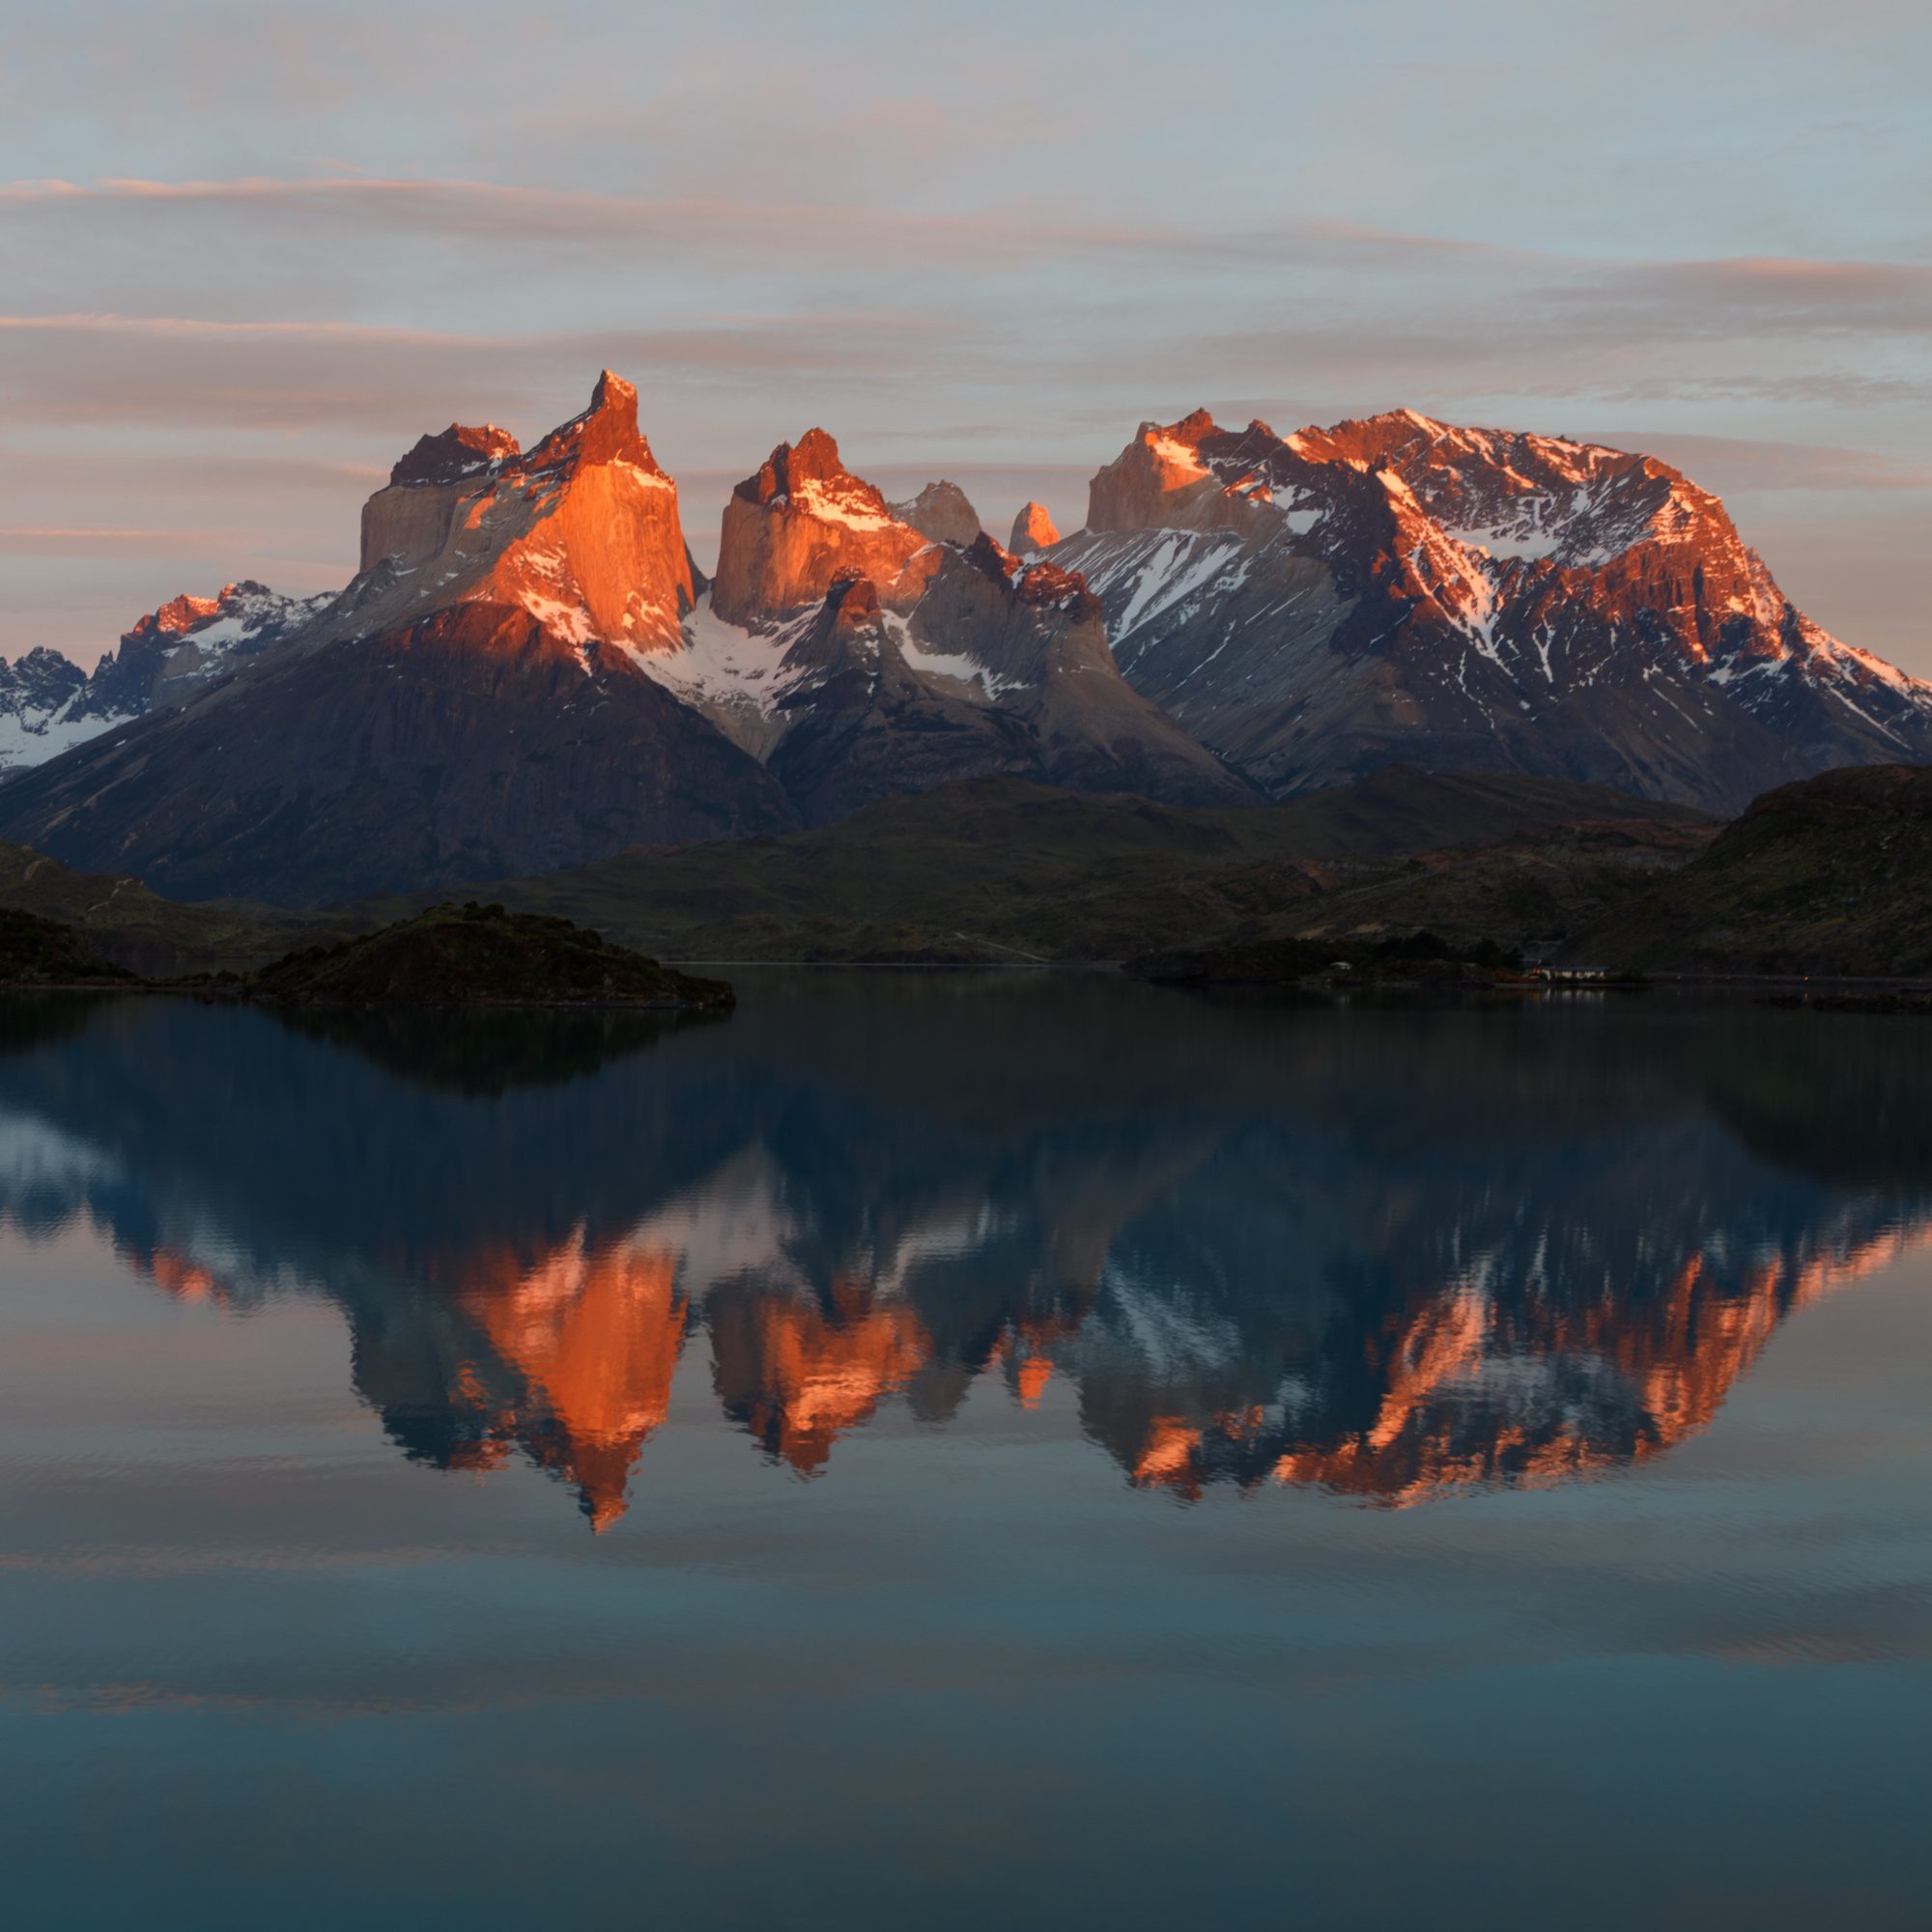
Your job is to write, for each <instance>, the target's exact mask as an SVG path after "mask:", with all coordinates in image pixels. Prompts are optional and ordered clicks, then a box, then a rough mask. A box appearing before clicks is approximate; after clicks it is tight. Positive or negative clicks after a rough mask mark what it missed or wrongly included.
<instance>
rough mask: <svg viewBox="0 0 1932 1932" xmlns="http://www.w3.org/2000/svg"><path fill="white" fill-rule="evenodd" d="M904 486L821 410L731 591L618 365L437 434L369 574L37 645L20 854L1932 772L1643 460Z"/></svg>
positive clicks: (454, 875) (763, 502)
mask: <svg viewBox="0 0 1932 1932" xmlns="http://www.w3.org/2000/svg"><path fill="white" fill-rule="evenodd" d="M1012 534H1013V540H1014V546H1015V547H1014V548H1013V549H1010V550H1009V549H1008V548H1006V547H1004V546H1002V545H1000V544H999V543H998V542H997V541H995V540H994V539H993V538H992V537H990V536H988V535H987V534H986V533H985V532H984V530H983V528H982V527H981V526H980V518H979V516H978V513H977V512H976V511H975V510H974V509H973V507H972V504H971V502H970V500H969V499H968V498H967V497H966V496H965V493H964V492H963V491H961V490H959V489H958V487H957V486H956V485H955V484H952V483H946V482H933V483H930V484H928V485H927V486H926V487H925V488H924V489H923V490H922V491H921V492H919V493H918V494H917V495H916V496H914V497H911V498H908V499H905V500H903V501H900V502H896V503H895V502H892V501H889V500H888V499H887V497H886V496H885V494H884V493H883V492H882V491H880V490H878V489H877V488H876V487H875V486H874V485H872V484H870V483H869V482H867V481H866V480H865V479H864V478H862V477H859V476H857V475H855V474H854V473H853V472H852V471H851V470H850V469H848V468H847V467H846V466H845V464H844V461H843V459H842V457H841V456H840V453H839V450H838V443H837V441H836V440H834V439H833V438H832V437H831V436H830V435H829V434H828V433H827V432H826V431H824V430H823V429H821V428H814V429H811V430H810V431H808V432H807V433H806V434H805V435H804V436H802V437H801V438H800V439H799V440H798V441H797V442H796V443H780V444H779V445H777V446H776V447H775V448H774V449H773V450H772V452H771V454H770V455H769V456H768V457H767V458H766V459H765V461H764V462H763V463H762V464H761V465H760V466H759V467H758V468H757V469H754V470H753V472H752V473H751V474H749V475H747V476H746V477H745V478H744V480H743V481H741V482H740V483H739V484H738V485H737V487H736V488H735V489H734V491H733V492H732V494H731V496H730V497H729V498H728V500H727V502H726V504H725V510H724V512H723V518H722V527H721V542H720V552H719V562H718V568H717V571H716V573H715V576H714V577H713V578H712V579H709V580H707V579H706V577H705V576H704V574H703V573H702V572H700V571H699V570H698V569H697V567H696V563H695V561H694V559H693V556H692V554H691V550H690V546H689V545H688V543H687V542H686V540H685V535H684V530H683V526H682V523H681V520H680V515H679V504H678V494H677V487H676V483H675V480H674V479H673V478H671V477H670V476H669V475H668V473H667V472H666V471H665V470H664V469H663V468H662V466H661V465H659V463H658V462H657V459H656V457H655V455H654V454H653V452H652V450H651V448H650V445H649V443H648V441H647V440H646V439H645V438H644V436H643V434H642V431H641V429H640V428H639V419H638V397H637V391H636V390H635V388H633V387H632V385H631V384H628V383H626V382H624V381H623V380H622V379H621V378H619V377H618V376H616V375H615V374H614V373H613V372H611V371H610V370H605V371H604V372H603V373H602V374H601V375H600V376H599V378H598V380H597V383H596V385H595V388H594V390H593V393H592V395H591V398H590V402H589V405H588V407H587V408H585V409H584V410H582V412H579V413H578V414H577V415H575V416H573V417H571V418H570V419H569V420H567V421H566V422H564V423H562V424H560V425H559V426H558V427H557V428H555V429H554V430H553V431H551V432H550V433H549V434H548V435H547V436H545V437H543V438H540V439H539V440H537V441H536V442H535V443H534V444H533V445H532V446H531V447H530V448H529V449H527V450H526V449H524V448H523V447H522V445H521V444H520V443H519V441H518V440H517V439H516V438H515V437H514V436H512V435H511V434H510V433H509V432H507V431H505V430H502V429H500V428H498V427H497V426H496V425H494V424H489V423H485V424H480V425H463V424H459V423H452V424H450V425H449V427H448V428H446V429H444V430H442V431H440V432H436V433H432V434H426V435H424V436H422V437H421V438H419V439H418V440H417V441H416V442H415V443H414V444H413V445H412V447H411V448H410V449H409V450H407V451H406V452H405V453H404V454H403V456H402V457H400V458H399V459H398V460H397V461H396V463H395V464H394V465H393V466H392V468H391V469H390V472H389V479H388V481H387V482H386V483H385V484H384V486H383V487H382V488H380V489H378V490H377V491H376V492H374V493H373V494H372V495H371V497H369V499H368V501H367V503H366V504H365V506H364V509H363V515H362V525H361V532H360V537H361V542H360V566H361V567H360V568H359V569H358V570H357V572H356V574H355V577H354V578H353V579H352V581H351V582H350V583H349V584H348V585H347V586H346V587H345V588H344V589H343V591H341V592H340V593H339V594H337V595H336V596H334V597H332V598H317V599H304V600H295V599H286V598H280V597H278V596H276V594H275V593H273V592H271V591H270V590H268V589H267V588H266V587H265V586H263V585H261V584H258V583H254V582H239V583H234V584H230V585H228V586H225V587H224V589H223V591H222V592H221V594H220V596H219V597H218V598H214V599H205V598H194V597H186V596H185V597H181V598H178V599H176V600H174V601H173V602H172V603H170V604H168V605H165V606H163V607H161V608H160V609H159V610H158V611H155V612H153V613H151V614H150V615H149V616H148V617H146V618H144V619H142V620H141V621H140V622H139V623H138V624H136V625H135V626H134V627H133V628H132V629H130V631H129V632H128V634H127V636H126V637H125V638H124V639H123V640H122V643H121V646H120V647H119V649H118V650H117V651H116V653H115V654H114V656H113V657H112V658H111V659H109V660H107V661H104V662H103V664H102V665H101V666H100V667H99V668H98V669H97V671H96V672H95V673H94V674H93V675H92V676H91V677H83V676H82V674H81V673H80V672H79V671H78V670H77V668H64V661H62V660H59V659H57V658H55V657H53V656H52V655H51V654H48V653H35V654H31V655H30V657H29V658H28V659H26V660H23V661H22V664H21V665H20V666H17V667H4V668H0V764H4V761H5V760H6V759H7V758H8V757H10V756H11V757H13V758H14V760H15V761H16V763H17V762H19V761H20V760H23V759H28V758H37V757H40V756H42V754H43V753H47V752H54V753H57V755H54V756H52V757H48V758H46V759H45V761H44V762H43V763H40V764H38V765H37V766H33V767H30V768H29V769H26V770H24V771H20V770H16V771H14V774H13V775H12V776H11V778H9V779H8V780H7V781H6V782H5V783H4V785H0V835H3V836H6V837H9V838H15V839H18V840H20V841H21V842H24V843H28V844H31V845H33V846H35V847H36V848H38V849H43V850H45V851H47V852H48V853H50V854H51V855H52V856H54V857H57V858H59V859H62V860H63V861H65V862H67V863H70V864H72V865H75V866H78V867H83V868H88V869H95V870H101V871H112V872H115V873H125V872H128V871H130V870H131V871H135V872H139V873H141V874H142V875H143V876H145V877H149V878H151V879H152V880H153V882H154V883H156V885H158V886H161V887H162V888H163V889H165V890H167V891H169V892H172V893H176V894H180V895H189V896H234V895H242V896H269V895H279V896H283V897H288V896H291V895H294V896H298V898H299V899H300V900H301V902H303V903H308V904H319V903H323V902H326V901H327V900H331V899H338V898H343V897H359V896H364V895H369V894H371V893H382V892H393V891H398V890H413V889H417V888H421V889H442V888H449V887H454V886H459V885H467V884H473V883H478V882H480V881H482V880H485V879H489V878H498V877H504V876H517V875H526V874H531V873H536V872H540V871H545V870H551V869H555V868H557V867H568V866H573V865H579V864H582V863H585V862H587V861H592V860H595V859H597V858H599V857H602V856H605V855H607V854H609V853H611V852H613V851H616V850H619V849H621V848H622V847H624V846H626V845H632V844H640V843H641V844H663V843H667V842H678V841H683V840H689V839H692V838H735V837H740V836H747V835H756V834H760V833H765V832H778V831H783V830H786V829H788V828H790V827H792V826H795V825H798V824H823V823H826V822H829V821H830V820H831V819H833V818H836V817H838V816H839V815H841V814H843V813H846V812H849V811H851V810H858V809H861V808H863V807H864V806H866V805H867V804H869V803H871V802H873V801H875V800H877V799H880V798H883V797H888V796H891V795H893V794H894V793H896V792H906V791H918V790H922V789H925V788H927V787H930V786H933V785H937V784H944V783H948V782H952V781H959V780H964V779H969V778H973V777H980V776H983V777H994V776H1001V775H1004V776H1007V777H1016V778H1025V779H1029V780H1033V781H1043V782H1046V783H1049V784H1057V785H1063V786H1070V787H1072V788H1074V789H1077V790H1084V791H1094V792H1109V791H1117V792H1127V793H1136V794H1140V795H1144V796H1148V797H1151V798H1154V799H1158V800H1164V801H1166V802H1168V803H1172V804H1183V805H1215V804H1230V805H1232V804H1236V803H1238V802H1240V801H1242V800H1246V799H1255V798H1259V797H1273V798H1276V799H1282V798H1292V797H1296V796H1300V795H1302V794H1304V793H1307V792H1310V791H1313V790H1319V789H1322V788H1324V787H1332V786H1334V785H1337V784H1346V783H1349V782H1352V781H1357V780H1360V779H1362V778H1364V777H1365V776H1368V775H1370V774H1372V773H1374V772H1375V771H1376V770H1378V769H1380V768H1382V767H1384V766H1387V765H1390V764H1396V763H1410V764H1419V765H1423V766H1427V767H1430V768H1434V769H1437V770H1444V771H1453V770H1459V769H1462V770H1492V769H1500V770H1514V771H1517V772H1520V773H1523V774H1525V775H1530V776H1538V775H1541V776H1547V777H1553V778H1564V779H1570V780H1575V781H1582V782H1590V783H1611V784H1615V785H1618V786H1620V787H1621V788H1623V789H1625V790H1628V791H1631V792H1633V793H1634V794H1637V795H1641V796H1649V797H1653V798H1658V799H1662V800H1668V801H1674V802H1678V803H1683V804H1688V805H1691V806H1694V807H1696V808H1698V809H1700V810H1707V811H1714V812H1717V813H1719V814H1722V815H1728V814H1729V813H1731V812H1733V811H1735V810H1739V809H1740V808H1741V807H1742V806H1743V805H1744V804H1746V803H1747V802H1748V801H1749V799H1750V798H1752V797H1754V796H1756V795H1757V794H1758V793H1759V792H1761V791H1763V790H1765V789H1767V788H1769V787H1770V786H1772V785H1775V784H1776V783H1779V782H1784V781H1790V780H1793V779H1797V778H1803V777H1804V776H1807V775H1808V774H1810V773H1811V772H1814V771H1816V770H1819V769H1822V768H1827V767H1830V766H1832V765H1834V764H1842V763H1860V762H1868V761H1871V760H1873V759H1875V758H1885V759H1891V760H1896V759H1898V758H1900V757H1906V758H1914V759H1918V758H1932V685H1927V684H1925V683H1922V682H1921V681H1919V680H1917V679H1914V678H1911V677H1908V676H1907V675H1906V674H1904V673H1903V672H1900V671H1897V670H1896V669H1894V668H1891V667H1889V666H1888V665H1885V664H1883V663H1882V662H1881V661H1880V660H1878V659H1876V658H1874V657H1872V656H1871V655H1870V654H1869V653H1865V652H1861V651H1858V650H1856V649H1855V648H1854V647H1852V646H1849V645H1845V644H1843V643H1841V642H1840V641H1839V640H1838V639H1834V638H1833V637H1831V636H1830V635H1829V634H1828V633H1826V632H1824V631H1823V630H1822V629H1820V627H1818V626H1817V625H1815V624H1813V623H1812V622H1811V621H1810V620H1809V619H1808V618H1806V617H1805V616H1804V613H1803V612H1801V611H1798V610H1797V608H1796V607H1795V606H1794V605H1792V604H1791V603H1790V601H1789V600H1788V599H1786V598H1784V597H1783V594H1782V592H1781V591H1779V590H1778V588H1777V585H1776V581H1775V580H1774V579H1773V578H1772V577H1771V574H1770V571H1769V569H1768V568H1767V567H1766V565H1765V564H1764V562H1763V559H1762V558H1761V557H1759V556H1758V555H1757V554H1756V553H1755V552H1753V551H1751V550H1749V549H1748V547H1747V546H1746V545H1745V544H1744V542H1743V540H1742V538H1741V537H1740V536H1739V535H1738V533H1737V531H1736V528H1735V526H1733V525H1732V524H1731V522H1730V520H1729V518H1728V516H1727V514H1726V513H1725V512H1724V510H1723V506H1722V504H1721V503H1720V502H1719V499H1718V498H1717V497H1714V496H1712V495H1711V494H1710V493H1709V492H1707V491H1703V490H1701V489H1699V488H1698V487H1697V486H1696V485H1695V484H1693V483H1691V482H1690V479H1689V478H1688V477H1686V476H1684V475H1683V474H1682V472H1681V471H1678V470H1676V469H1672V468H1671V467H1670V466H1669V465H1667V464H1664V463H1662V462H1661V461H1659V460H1658V459H1656V458H1654V457H1649V456H1643V455H1638V454H1632V453H1629V452H1622V451H1615V450H1610V449H1607V448H1605V447H1604V446H1602V445H1596V444H1584V443H1576V442H1571V441H1568V440H1563V439H1559V438H1550V437H1543V436H1537V435H1532V434H1527V433H1518V432H1511V431H1498V430H1488V429H1463V428H1459V427H1457V426H1455V425H1451V424H1446V423H1443V422H1440V421H1437V420H1435V419H1434V418H1431V417H1428V416H1424V415H1421V414H1419V413H1417V412H1413V411H1407V410H1403V411H1393V412H1385V413H1383V414H1381V415H1377V416H1370V417H1363V418H1359V419H1351V420H1348V421H1344V422H1341V423H1337V424H1334V425H1332V426H1330V427H1329V428H1326V429H1319V428H1314V427H1310V428H1306V429H1302V430H1297V431H1295V432H1293V433H1292V434H1291V435H1289V436H1286V437H1283V436H1278V435H1277V434H1276V433H1275V432H1274V431H1273V430H1272V429H1270V428H1269V427H1268V425H1267V424H1265V423H1264V422H1261V421H1259V420H1257V421H1253V422H1251V423H1249V424H1248V425H1247V427H1246V428H1245V429H1243V430H1238V431H1231V430H1226V429H1223V428H1222V427H1220V426H1219V425H1218V424H1217V423H1216V422H1215V421H1214V419H1213V417H1212V416H1211V415H1210V414H1209V413H1208V412H1206V411H1196V412H1193V413H1192V414H1191V415H1187V416H1183V417H1181V418H1180V419H1179V421H1177V422H1174V423H1169V424H1160V423H1155V422H1147V423H1144V424H1142V426H1141V428H1140V430H1139V431H1138V432H1137V433H1136V435H1135V437H1134V438H1133V439H1132V440H1130V441H1129V442H1128V444H1127V445H1126V447H1125V448H1124V449H1123V450H1122V452H1121V454H1120V455H1119V456H1118V457H1117V458H1115V459H1114V460H1113V461H1112V462H1110V463H1108V464H1106V465H1104V466H1102V468H1101V469H1099V470H1098V471H1097V472H1096V473H1095V475H1094V478H1093V481H1092V484H1091V486H1090V492H1089V512H1088V520H1087V525H1086V526H1085V527H1084V528H1082V529H1081V530H1078V531H1075V532H1073V533H1071V534H1070V535H1067V536H1065V537H1061V536H1058V535H1057V534H1055V532H1054V530H1053V526H1052V524H1051V521H1050V520H1049V519H1047V518H1046V517H1045V515H1044V512H1043V511H1041V510H1040V509H1039V506H1038V505H1037V504H1030V505H1028V506H1027V508H1026V509H1025V510H1023V511H1022V513H1021V514H1020V516H1019V517H1018V518H1017V519H1016V520H1015V525H1014V529H1013V533H1012Z"/></svg>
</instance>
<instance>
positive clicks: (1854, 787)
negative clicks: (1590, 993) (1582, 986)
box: [1571, 765, 1932, 977]
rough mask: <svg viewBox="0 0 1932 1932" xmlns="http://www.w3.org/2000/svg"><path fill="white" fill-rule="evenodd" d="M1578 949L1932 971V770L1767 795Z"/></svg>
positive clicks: (1853, 969) (1679, 959)
mask: <svg viewBox="0 0 1932 1932" xmlns="http://www.w3.org/2000/svg"><path fill="white" fill-rule="evenodd" d="M1571 951H1572V952H1574V953H1575V954H1576V955H1577V957H1579V958H1581V957H1585V956H1587V957H1588V958H1590V959H1593V960H1596V961H1599V962H1601V963H1603V964H1605V965H1611V966H1630V967H1636V968H1641V969H1645V970H1650V971H1672V970H1682V971H1691V972H1719V973H1776V974H1789V973H1810V974H1842V975H1848V976H1856V977H1867V976H1884V977H1889V976H1894V975H1895V976H1915V977H1916V976H1919V975H1924V974H1928V973H1932V767H1925V766H1919V765H1861V766H1857V767H1854V768H1851V769H1849V770H1845V771H1837V772H1826V773H1824V774H1823V775H1821V776H1820V777H1818V778H1814V779H1805V780H1804V781H1801V782H1799V783H1797V784H1788V785H1781V786H1779V787H1778V789H1777V790H1776V791H1772V792H1767V793H1766V794H1765V795H1764V796H1763V797H1762V798H1760V799H1758V800H1757V801H1755V803H1753V804H1752V806H1751V808H1750V810H1748V811H1747V812H1746V813H1745V814H1744V816H1743V817H1742V818H1740V819H1738V820H1737V821H1736V822H1735V823H1734V824H1732V825H1730V826H1728V827H1726V829H1725V830H1724V831H1723V832H1722V833H1721V834H1719V837H1718V838H1716V839H1715V840H1714V841H1713V842H1712V844H1711V846H1710V848H1709V849H1708V850H1707V851H1706V852H1705V853H1704V854H1703V855H1702V856H1701V857H1700V858H1698V859H1696V860H1695V861H1694V862H1693V863H1691V864H1690V865H1688V866H1686V867H1684V868H1683V869H1682V870H1681V871H1679V872H1677V873H1676V874H1675V875H1674V876H1672V877H1670V878H1668V879H1665V880H1663V881H1662V882H1660V883H1659V884H1658V885H1657V886H1656V887H1655V889H1654V890H1653V891H1652V892H1650V893H1649V894H1647V895H1644V896H1643V897H1641V898H1639V899H1637V900H1635V901H1634V902H1633V903H1631V904H1630V905H1628V906H1626V907H1624V908H1622V909H1620V910H1619V911H1617V912H1615V913H1613V914H1610V915H1607V916H1606V917H1605V919H1604V920H1603V921H1601V922H1599V923H1595V924H1594V926H1593V927H1592V928H1590V929H1588V930H1586V931H1585V932H1584V934H1583V935H1582V936H1581V937H1580V938H1579V939H1578V940H1577V942H1576V943H1575V944H1574V946H1573V947H1572V949H1571Z"/></svg>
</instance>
